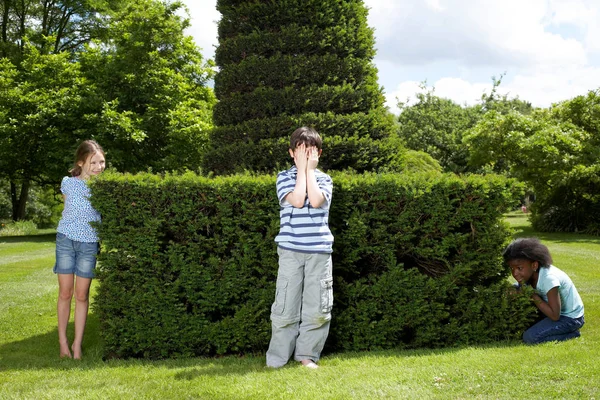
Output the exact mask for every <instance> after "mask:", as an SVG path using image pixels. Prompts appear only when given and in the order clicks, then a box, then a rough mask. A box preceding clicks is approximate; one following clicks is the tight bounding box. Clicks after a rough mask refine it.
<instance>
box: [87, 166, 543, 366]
mask: <svg viewBox="0 0 600 400" xmlns="http://www.w3.org/2000/svg"><path fill="white" fill-rule="evenodd" d="M333 179H334V195H333V204H332V208H331V216H330V225H331V229H332V231H333V233H334V235H335V244H334V253H333V260H334V279H335V281H334V297H335V303H334V311H333V321H332V328H331V333H330V337H329V339H328V342H327V346H326V350H327V351H333V350H341V349H347V350H363V349H378V348H392V347H416V346H428V347H436V346H446V345H454V344H459V343H483V342H489V341H494V340H501V339H512V338H517V337H518V335H519V333H520V332H521V331H522V330H523V328H524V327H525V326H526V325H527V323H528V322H529V321H530V319H531V315H530V314H531V309H532V307H530V305H528V300H527V299H525V298H522V297H519V296H517V297H515V299H514V300H510V299H509V297H510V296H509V294H508V293H510V292H509V291H507V286H508V284H507V283H506V279H505V278H506V277H507V275H508V270H507V268H505V267H504V266H503V265H502V263H501V259H500V253H501V249H502V247H503V246H504V245H505V244H506V241H507V239H508V237H509V231H508V228H507V226H506V225H505V224H504V223H503V222H502V212H503V210H504V206H505V205H507V204H512V203H513V202H514V198H515V196H519V195H520V194H521V189H520V187H518V186H517V185H515V183H514V182H513V181H508V180H505V179H503V178H500V177H494V176H491V177H479V176H471V177H465V178H462V179H461V178H457V177H453V176H444V175H441V176H440V175H437V176H433V175H431V176H410V177H409V176H398V175H379V176H378V175H366V176H365V175H362V176H359V175H350V174H343V173H335V174H333ZM92 203H93V205H94V207H96V209H98V210H99V211H100V212H101V213H102V218H103V220H102V223H101V224H100V225H99V233H100V237H101V240H102V252H101V254H100V258H99V259H100V264H99V265H100V267H99V268H98V279H99V282H100V285H99V288H98V292H97V298H96V299H95V301H94V307H95V312H96V313H97V314H98V315H99V318H100V325H101V335H102V337H103V338H104V341H105V356H106V357H148V358H165V357H182V356H183V357H185V356H195V355H214V354H227V353H248V352H262V351H264V350H265V349H266V347H267V346H268V342H269V338H270V322H269V312H270V305H271V303H272V301H273V297H274V295H275V278H276V274H277V255H276V246H275V243H274V242H273V239H274V237H275V235H276V234H277V232H278V230H279V210H278V208H279V207H278V204H277V200H276V194H275V177H274V176H270V175H269V176H250V175H241V176H240V175H236V176H230V177H217V178H205V177H198V176H196V175H193V174H186V175H183V176H166V177H159V176H155V175H150V174H140V175H136V176H131V175H119V174H115V173H110V172H107V173H105V174H103V175H102V176H101V177H100V178H99V179H98V180H96V181H95V182H93V184H92ZM528 310H529V311H528Z"/></svg>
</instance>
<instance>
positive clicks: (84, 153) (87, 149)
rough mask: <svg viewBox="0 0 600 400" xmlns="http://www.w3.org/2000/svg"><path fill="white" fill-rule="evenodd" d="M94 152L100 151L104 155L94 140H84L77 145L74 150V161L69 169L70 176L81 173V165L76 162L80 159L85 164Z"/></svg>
mask: <svg viewBox="0 0 600 400" xmlns="http://www.w3.org/2000/svg"><path fill="white" fill-rule="evenodd" d="M96 153H101V154H102V155H103V156H104V150H103V149H102V147H101V146H100V145H99V144H98V143H97V142H96V141H95V140H85V141H83V142H81V144H80V145H79V147H77V151H75V163H74V164H73V168H71V169H70V170H69V172H70V173H71V176H79V175H81V167H80V166H79V165H78V163H79V162H80V161H81V162H83V163H84V164H85V162H86V161H87V159H88V158H89V157H90V156H93V155H94V154H96Z"/></svg>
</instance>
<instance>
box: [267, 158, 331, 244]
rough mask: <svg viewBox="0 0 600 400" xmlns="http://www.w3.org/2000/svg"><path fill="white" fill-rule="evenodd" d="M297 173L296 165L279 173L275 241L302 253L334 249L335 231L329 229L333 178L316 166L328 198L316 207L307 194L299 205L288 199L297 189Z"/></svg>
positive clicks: (320, 187)
mask: <svg viewBox="0 0 600 400" xmlns="http://www.w3.org/2000/svg"><path fill="white" fill-rule="evenodd" d="M297 176H298V169H297V168H296V167H295V166H293V167H292V168H290V169H288V170H287V171H281V172H280V173H279V174H278V175H277V183H276V185H277V198H278V199H279V205H280V210H279V217H280V224H279V234H278V235H277V237H276V238H275V242H277V245H278V246H279V247H281V248H283V249H286V250H291V251H297V252H300V253H331V252H332V251H333V235H332V234H331V231H330V230H329V206H330V205H331V196H332V193H333V182H332V181H331V178H330V177H329V175H327V174H325V173H323V172H321V171H319V170H318V169H317V170H315V177H316V178H317V184H318V185H319V189H321V193H323V196H325V201H324V202H323V204H321V206H320V207H319V208H314V207H313V206H312V205H311V204H310V201H309V200H308V195H307V196H306V198H305V200H304V206H303V207H302V208H296V207H294V206H292V205H291V204H290V203H289V202H288V201H287V200H286V197H287V195H288V194H289V193H290V192H292V191H293V190H294V187H295V186H296V177H297Z"/></svg>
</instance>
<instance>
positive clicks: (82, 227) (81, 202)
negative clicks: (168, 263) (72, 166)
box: [56, 176, 100, 243]
mask: <svg viewBox="0 0 600 400" xmlns="http://www.w3.org/2000/svg"><path fill="white" fill-rule="evenodd" d="M60 191H61V192H62V193H63V194H64V195H65V208H64V209H63V212H62V218H61V219H60V222H59V223H58V228H57V229H56V231H57V232H60V233H62V234H63V235H65V236H66V237H68V238H69V239H71V240H74V241H76V242H86V243H92V242H97V241H98V235H97V233H96V230H95V229H94V228H92V226H91V225H90V222H92V221H100V213H99V212H98V211H96V210H95V209H94V208H93V207H92V204H91V203H90V200H89V198H90V194H91V193H90V188H89V187H88V185H87V183H86V182H85V181H84V180H82V179H79V178H76V177H69V176H65V177H64V178H63V180H62V183H61V184H60Z"/></svg>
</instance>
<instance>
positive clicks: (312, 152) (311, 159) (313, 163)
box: [307, 146, 319, 170]
mask: <svg viewBox="0 0 600 400" xmlns="http://www.w3.org/2000/svg"><path fill="white" fill-rule="evenodd" d="M307 153H308V154H307V156H308V166H307V168H308V169H310V170H314V169H316V168H317V165H318V164H319V150H318V149H317V148H316V146H311V147H309V148H308V149H307Z"/></svg>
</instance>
